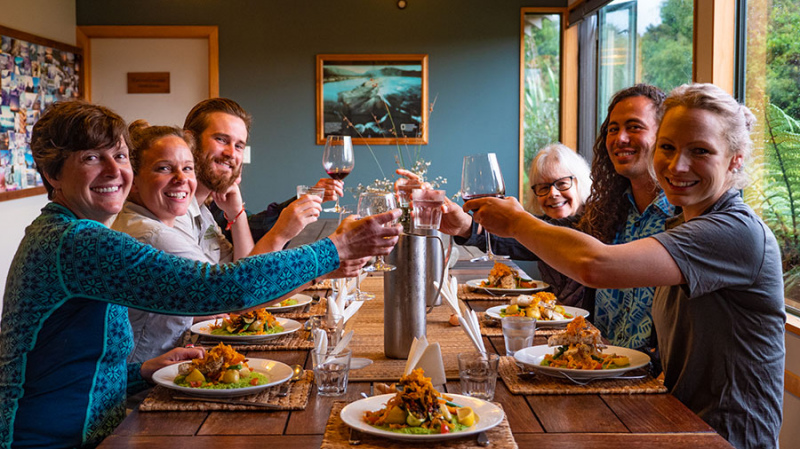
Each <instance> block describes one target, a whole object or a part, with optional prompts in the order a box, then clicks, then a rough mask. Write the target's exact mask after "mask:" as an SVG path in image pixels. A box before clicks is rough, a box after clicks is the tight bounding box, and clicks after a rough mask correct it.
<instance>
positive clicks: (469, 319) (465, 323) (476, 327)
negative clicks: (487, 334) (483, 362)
mask: <svg viewBox="0 0 800 449" xmlns="http://www.w3.org/2000/svg"><path fill="white" fill-rule="evenodd" d="M458 322H459V323H461V327H462V328H463V329H464V332H466V333H467V336H468V337H469V339H470V340H471V341H472V344H473V345H475V349H477V350H478V351H479V352H486V346H485V345H484V344H483V338H482V337H481V326H480V324H479V323H478V315H477V314H475V311H474V310H469V311H467V313H465V314H464V316H460V317H458Z"/></svg>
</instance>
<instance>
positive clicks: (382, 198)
mask: <svg viewBox="0 0 800 449" xmlns="http://www.w3.org/2000/svg"><path fill="white" fill-rule="evenodd" d="M392 209H397V202H396V201H395V198H394V194H393V193H391V192H364V193H362V194H361V195H359V196H358V215H360V216H361V217H368V216H370V215H377V214H382V213H384V212H388V211H390V210H392ZM393 224H394V221H392V222H389V223H387V224H386V226H392V225H393ZM395 268H396V267H395V266H394V265H390V264H388V263H386V262H385V261H384V260H383V256H378V260H377V261H376V262H375V263H374V264H372V265H370V266H368V267H365V268H364V271H368V272H371V271H392V270H394V269H395Z"/></svg>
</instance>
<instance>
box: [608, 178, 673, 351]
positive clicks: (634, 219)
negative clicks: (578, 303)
mask: <svg viewBox="0 0 800 449" xmlns="http://www.w3.org/2000/svg"><path fill="white" fill-rule="evenodd" d="M625 198H626V199H627V201H629V202H630V203H631V206H630V210H629V212H628V220H627V222H626V223H625V229H623V230H622V231H621V232H619V233H618V234H617V236H616V237H615V238H614V242H613V243H615V244H618V243H628V242H632V241H634V240H639V239H642V238H645V237H649V236H651V235H653V234H657V233H659V232H664V229H665V225H666V222H667V219H668V218H670V217H672V216H673V215H675V207H674V206H672V205H671V204H669V202H667V197H666V195H664V192H661V193H659V194H658V196H656V198H655V199H654V200H653V202H652V203H650V205H649V206H647V208H646V209H645V210H644V212H643V213H641V214H639V210H638V209H637V208H636V201H635V200H634V198H633V194H632V193H631V192H630V190H629V191H628V192H627V193H626V194H625ZM654 293H655V287H640V288H625V289H621V290H616V289H597V292H596V294H595V317H594V325H595V326H597V328H598V329H600V331H601V332H602V333H603V335H605V336H606V338H608V340H609V341H610V342H611V344H612V345H614V346H623V347H626V348H632V349H645V348H646V347H647V346H648V345H649V344H650V334H651V332H652V330H653V316H652V313H651V308H652V306H653V294H654Z"/></svg>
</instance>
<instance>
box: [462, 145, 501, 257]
mask: <svg viewBox="0 0 800 449" xmlns="http://www.w3.org/2000/svg"><path fill="white" fill-rule="evenodd" d="M505 194H506V184H505V182H504V181H503V174H502V173H501V172H500V164H498V162H497V156H496V155H495V154H494V153H486V154H475V155H472V156H464V165H463V166H462V168H461V198H463V199H464V200H465V201H469V200H474V199H478V198H503V197H504V196H505ZM484 233H485V235H486V255H485V256H482V257H476V258H474V259H472V260H471V262H479V261H488V260H495V259H508V256H499V255H497V254H494V253H493V252H492V240H491V236H490V235H489V231H487V230H486V229H484Z"/></svg>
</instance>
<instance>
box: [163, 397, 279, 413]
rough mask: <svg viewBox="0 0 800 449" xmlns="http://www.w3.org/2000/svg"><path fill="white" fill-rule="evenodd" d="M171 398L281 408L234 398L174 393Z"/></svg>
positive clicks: (275, 405)
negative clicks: (202, 396)
mask: <svg viewBox="0 0 800 449" xmlns="http://www.w3.org/2000/svg"><path fill="white" fill-rule="evenodd" d="M172 399H175V400H176V401H195V402H214V403H218V404H231V405H248V406H251V407H259V408H270V409H275V410H277V409H281V408H282V407H281V406H280V405H277V404H267V403H265V402H250V401H237V400H235V399H220V398H200V397H196V396H181V395H174V396H172Z"/></svg>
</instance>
